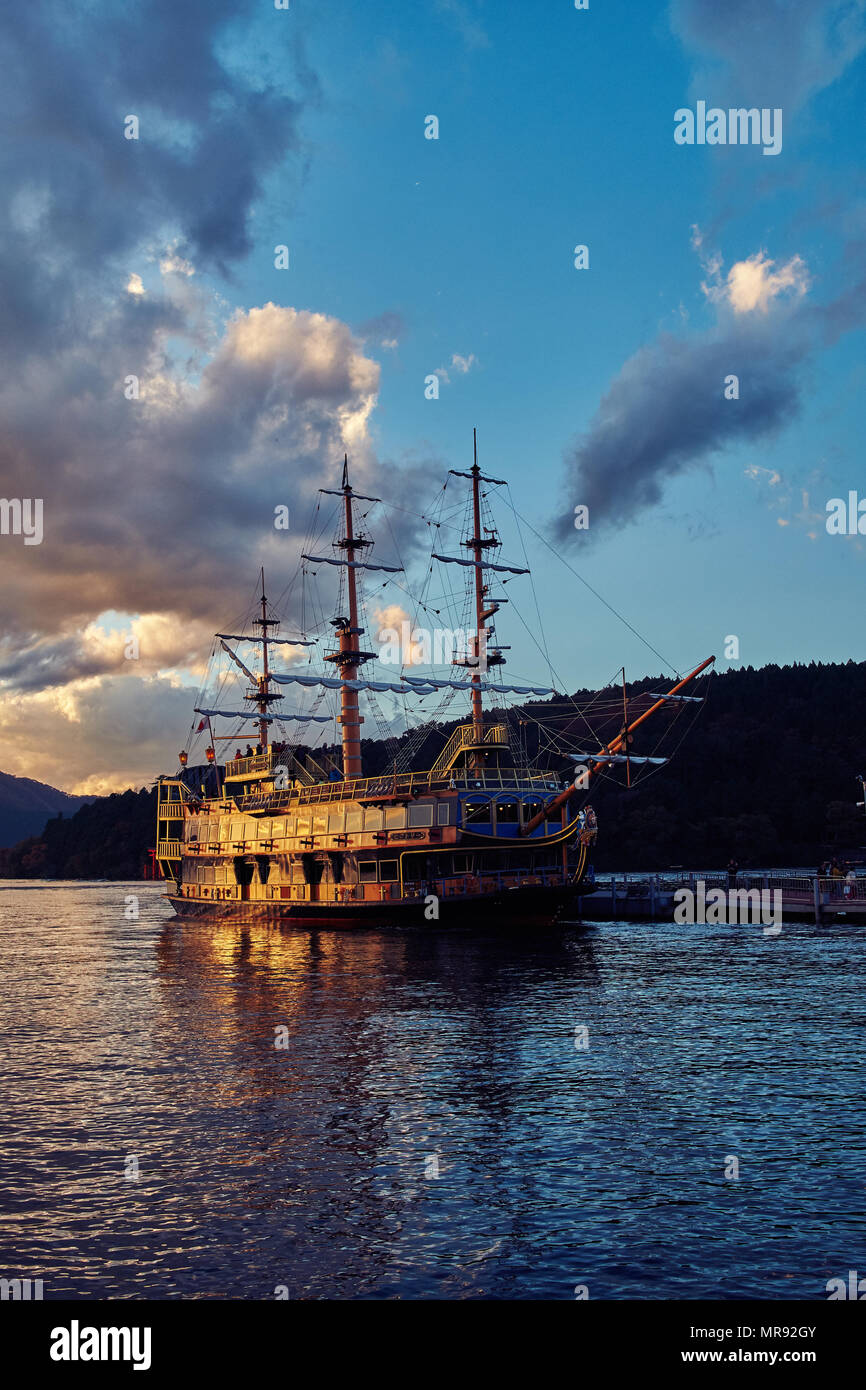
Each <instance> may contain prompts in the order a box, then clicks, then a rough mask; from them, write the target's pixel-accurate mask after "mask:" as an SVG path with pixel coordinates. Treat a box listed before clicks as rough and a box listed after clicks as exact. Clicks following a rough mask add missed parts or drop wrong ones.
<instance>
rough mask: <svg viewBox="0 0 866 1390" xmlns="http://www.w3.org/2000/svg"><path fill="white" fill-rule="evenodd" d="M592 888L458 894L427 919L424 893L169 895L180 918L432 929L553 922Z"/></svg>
mask: <svg viewBox="0 0 866 1390" xmlns="http://www.w3.org/2000/svg"><path fill="white" fill-rule="evenodd" d="M587 891H589V892H591V891H592V888H591V886H590V885H589V884H586V883H582V884H581V885H580V887H579V888H578V886H577V885H575V884H566V885H562V886H550V885H547V886H545V885H536V884H527V885H525V886H521V887H519V888H506V889H501V890H498V891H496V892H491V893H478V894H471V895H467V896H465V897H464V896H454V897H448V898H445V899H443V900H442V901H441V902H440V904H439V916H438V917H436V918H433V919H428V918H427V917H426V915H425V904H424V899H423V898H414V899H412V900H411V901H405V902H389V903H375V902H369V903H361V902H359V903H345V904H340V905H339V906H335V904H333V903H311V902H274V901H272V902H256V901H246V902H244V901H238V900H234V901H227V902H196V901H195V900H193V899H190V898H181V897H177V896H175V895H174V894H167V897H168V900H169V902H170V903H171V904H172V906H173V908H174V909H175V911H176V913H177V915H178V917H181V918H184V919H190V918H199V919H202V920H209V921H221V922H222V921H232V922H235V921H241V922H258V923H263V924H267V925H274V926H279V925H282V924H289V925H292V926H297V927H325V928H327V929H329V930H339V929H343V928H345V929H355V928H358V927H383V926H422V927H430V928H432V929H434V930H436V929H440V928H445V929H447V928H448V927H449V926H467V925H484V926H491V925H502V926H509V927H512V926H521V927H550V926H554V925H555V924H556V923H557V922H561V921H567V920H569V918H570V917H571V916H572V914H573V912H574V910H575V908H576V901H577V897H578V893H580V894H581V895H584V896H585V895H586V893H587Z"/></svg>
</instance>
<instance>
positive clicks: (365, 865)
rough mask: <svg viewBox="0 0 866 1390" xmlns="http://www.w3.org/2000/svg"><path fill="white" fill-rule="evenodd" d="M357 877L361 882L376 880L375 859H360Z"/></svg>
mask: <svg viewBox="0 0 866 1390" xmlns="http://www.w3.org/2000/svg"><path fill="white" fill-rule="evenodd" d="M358 878H359V879H360V881H361V882H362V883H375V882H376V861H375V859H362V860H361V862H360V863H359V865H358Z"/></svg>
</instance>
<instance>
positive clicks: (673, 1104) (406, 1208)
mask: <svg viewBox="0 0 866 1390" xmlns="http://www.w3.org/2000/svg"><path fill="white" fill-rule="evenodd" d="M161 892H162V888H161V885H158V884H141V883H135V884H128V885H124V884H106V883H100V884H81V883H75V884H58V883H51V884H33V883H31V884H27V885H22V884H15V885H4V886H2V887H0V929H2V951H3V967H2V976H3V988H2V1000H0V1024H2V1036H3V1069H2V1098H3V1102H4V1103H3V1107H2V1137H0V1172H2V1189H3V1191H2V1199H0V1275H4V1276H6V1277H14V1276H16V1275H17V1276H19V1277H30V1278H42V1279H43V1280H44V1290H45V1297H46V1298H64V1297H74V1298H87V1297H90V1298H107V1297H111V1298H134V1297H138V1298H141V1297H150V1298H169V1297H179V1296H180V1297H197V1298H228V1297H233V1298H249V1299H261V1298H273V1297H274V1293H275V1290H276V1289H277V1288H279V1287H284V1288H285V1289H287V1291H288V1294H289V1296H290V1297H292V1298H371V1297H372V1298H394V1297H401V1298H463V1297H470V1298H549V1299H572V1298H574V1297H575V1288H576V1286H578V1285H585V1286H586V1288H587V1290H588V1293H589V1297H590V1298H593V1299H595V1298H617V1299H624V1298H763V1299H778V1298H802V1299H824V1298H826V1291H825V1285H826V1282H827V1280H828V1279H829V1278H833V1277H839V1276H841V1277H847V1273H848V1270H849V1269H855V1268H860V1269H861V1270H864V1269H866V1264H864V1259H866V1252H864V1241H863V1235H864V1219H863V1208H864V1188H866V1137H864V1136H866V1124H864V1120H866V1103H864V1085H863V1080H864V1077H863V1037H864V1032H863V1024H864V1004H863V986H862V966H863V943H864V929H863V928H862V927H857V926H855V925H853V924H852V925H839V924H834V925H825V926H823V927H821V928H817V927H815V926H813V925H812V924H811V923H799V924H793V925H791V926H786V927H785V928H784V930H783V931H782V933H781V935H780V936H778V937H772V936H765V935H764V934H763V932H762V931H761V929H760V928H755V927H733V926H732V927H728V926H699V927H689V926H678V927H675V926H673V925H672V924H665V923H655V924H645V925H644V924H641V923H634V922H630V923H618V922H607V923H601V924H598V925H590V926H588V927H586V928H584V929H582V930H581V929H578V928H567V927H566V928H560V929H559V930H556V931H549V932H543V933H538V932H534V933H533V932H516V931H507V932H503V931H502V930H499V929H497V927H496V924H495V923H494V922H486V921H485V920H484V918H483V916H482V915H481V914H479V922H478V926H477V928H476V929H474V930H468V929H466V930H460V931H451V932H449V931H447V930H446V929H445V928H444V927H443V928H439V927H437V926H436V924H429V925H428V926H427V927H426V928H425V929H415V930H399V931H398V930H378V931H374V930H365V931H362V932H357V933H354V934H350V933H348V932H345V933H337V932H298V931H292V932H290V931H282V932H281V931H277V930H274V929H267V928H262V927H253V928H247V929H242V928H241V927H239V926H219V925H208V924H205V923H194V924H184V925H181V924H180V922H179V921H178V920H177V918H175V917H174V915H173V913H172V911H171V909H170V908H168V907H167V905H166V904H165V903H164V902H163V900H162V898H161ZM128 894H129V895H131V894H134V895H136V896H137V897H138V899H139V900H140V915H139V920H137V921H130V920H126V918H125V915H124V912H125V910H130V909H129V907H128V905H127V904H126V902H125V898H126V895H128ZM580 1028H586V1029H588V1047H583V1046H576V1042H577V1043H580V1042H581V1041H582V1040H583V1036H584V1035H582V1034H581V1033H579V1032H578V1033H576V1031H575V1030H576V1029H580ZM276 1041H285V1042H286V1044H287V1045H286V1046H285V1047H279V1048H278V1047H276V1046H275V1042H276ZM732 1159H736V1161H737V1164H738V1166H739V1177H738V1179H735V1178H734V1177H733V1176H732V1174H733V1172H734V1165H733V1164H732V1162H731V1160H732ZM726 1166H727V1169H728V1172H729V1174H731V1176H728V1177H726V1175H725V1174H726ZM136 1167H137V1172H138V1176H137V1177H136V1176H135V1171H136ZM437 1173H438V1176H437ZM858 1262H859V1264H858Z"/></svg>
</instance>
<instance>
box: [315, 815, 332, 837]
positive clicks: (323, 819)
mask: <svg viewBox="0 0 866 1390" xmlns="http://www.w3.org/2000/svg"><path fill="white" fill-rule="evenodd" d="M327 833H328V815H327V812H326V811H319V812H317V814H316V815H315V816H313V834H314V835H327Z"/></svg>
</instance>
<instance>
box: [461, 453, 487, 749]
mask: <svg viewBox="0 0 866 1390" xmlns="http://www.w3.org/2000/svg"><path fill="white" fill-rule="evenodd" d="M472 457H473V463H472V517H473V525H474V530H475V534H474V535H473V536H471V537H470V539H469V540H468V541H466V542H465V544H466V545H471V547H472V552H473V554H474V556H475V653H474V656H475V660H476V662H477V669H476V671H475V672H474V674H473V675H472V687H473V689H472V724H473V737H474V739H475V742H476V743H481V742H482V740H483V738H484V712H483V709H482V706H481V664H482V657H481V653H482V652H483V651H485V650H486V638H487V632H486V629H485V626H484V619H485V616H486V615H485V612H484V571H483V569H482V568H481V566H482V562H483V550H484V544H485V542H484V539H483V537H482V535H481V496H480V491H479V482H480V478H481V469H480V468H479V467H478V439H477V435H476V431H475V429H474V428H473V430H472ZM487 544H488V545H489V544H490V542H489V541H488V542H487ZM483 761H484V759H483V755H482V754H481V753H477V754H476V765H478V764H481V763H483Z"/></svg>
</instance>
